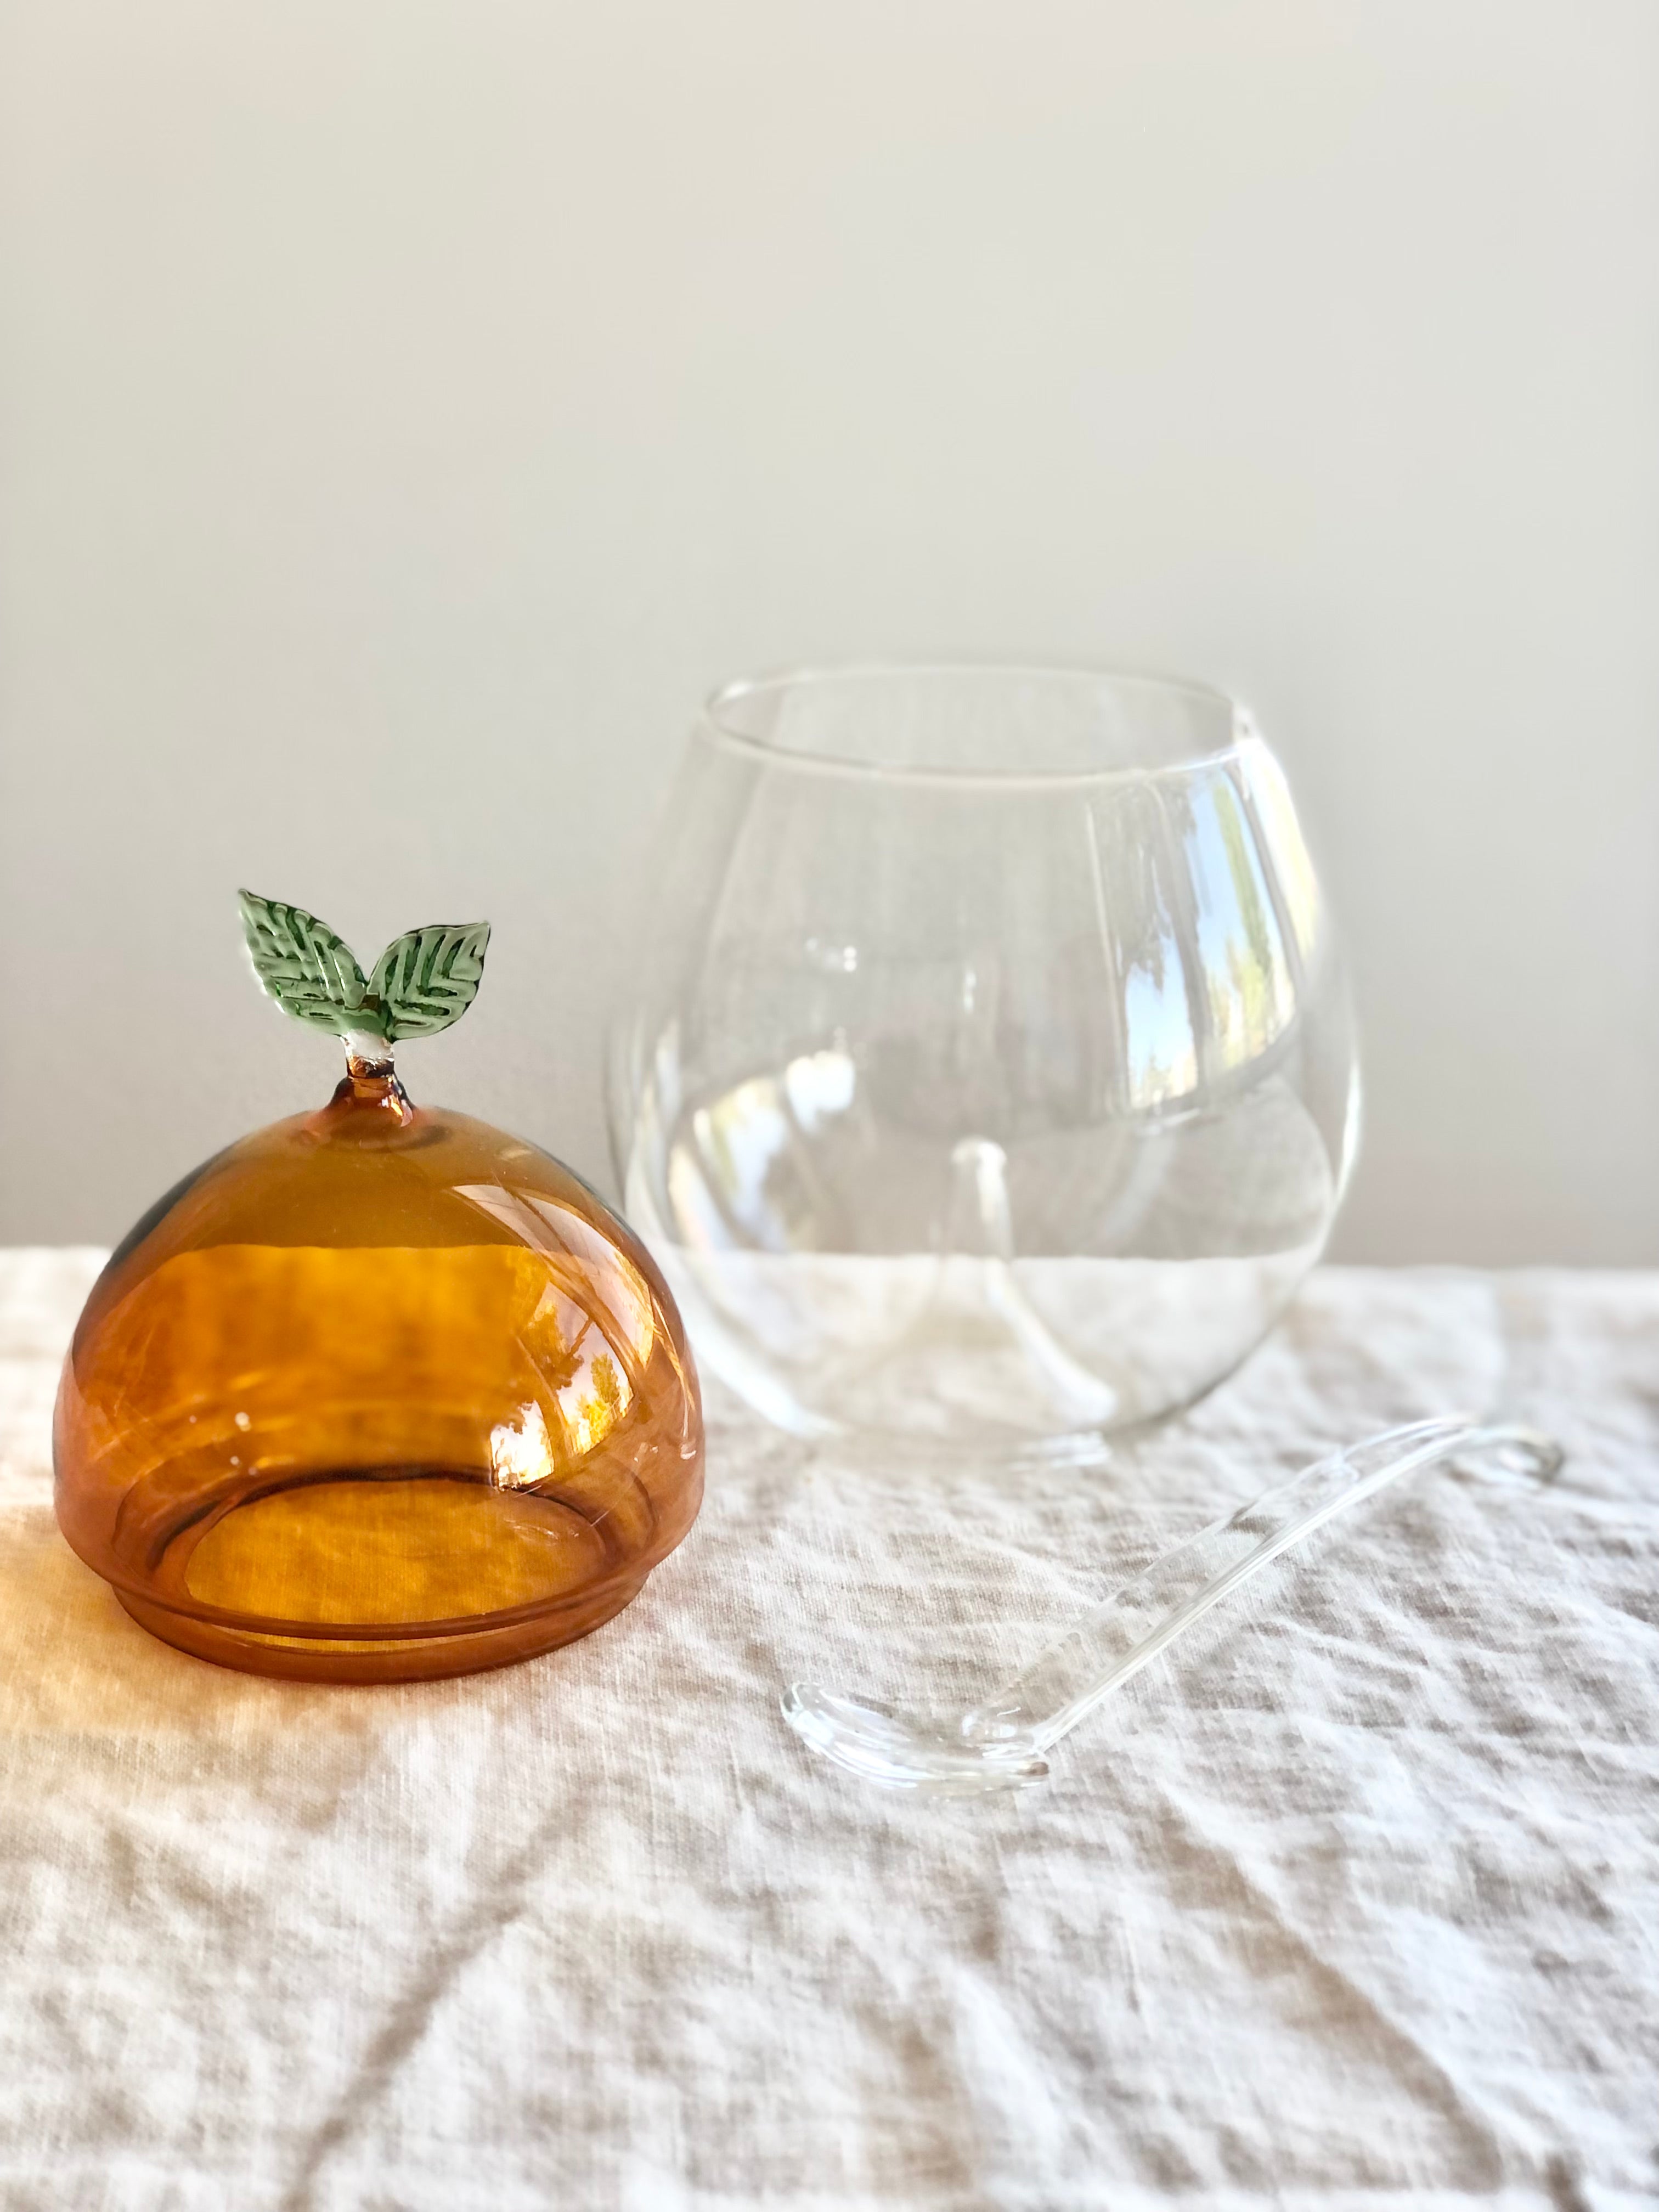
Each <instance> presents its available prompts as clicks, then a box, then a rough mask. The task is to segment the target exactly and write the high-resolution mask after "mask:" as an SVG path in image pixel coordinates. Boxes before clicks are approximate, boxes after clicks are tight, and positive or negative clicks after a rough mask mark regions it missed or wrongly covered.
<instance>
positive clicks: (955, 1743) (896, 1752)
mask: <svg viewBox="0 0 1659 2212" xmlns="http://www.w3.org/2000/svg"><path fill="white" fill-rule="evenodd" d="M1454 1459H1456V1460H1463V1461H1467V1462H1469V1464H1470V1466H1471V1468H1473V1469H1474V1470H1477V1471H1479V1472H1480V1473H1481V1474H1497V1475H1498V1476H1500V1477H1509V1478H1510V1479H1519V1480H1522V1481H1527V1482H1532V1483H1539V1482H1548V1481H1549V1480H1552V1479H1553V1476H1554V1475H1555V1474H1557V1473H1558V1472H1559V1468H1560V1466H1561V1459H1562V1455H1561V1449H1560V1447H1559V1445H1558V1444H1557V1443H1554V1442H1553V1440H1552V1439H1551V1438H1550V1437H1547V1436H1545V1435H1543V1434H1542V1433H1541V1431H1538V1430H1536V1429H1531V1428H1527V1427H1524V1426H1521V1425H1509V1424H1501V1425H1486V1424H1483V1423H1481V1422H1479V1421H1475V1420H1473V1419H1469V1418H1468V1416H1465V1415H1449V1416H1447V1417H1445V1418H1443V1419H1438V1420H1432V1421H1414V1422H1413V1423H1412V1424H1411V1425H1409V1426H1407V1427H1405V1428H1398V1429H1388V1430H1385V1431H1383V1433H1382V1434H1381V1435H1380V1436H1375V1437H1367V1438H1366V1439H1365V1440H1364V1442H1363V1443H1357V1444H1351V1445H1349V1446H1348V1448H1347V1449H1346V1450H1344V1451H1339V1452H1334V1453H1332V1454H1331V1455H1330V1456H1329V1457H1328V1458H1327V1459H1322V1460H1318V1461H1316V1462H1315V1463H1314V1465H1313V1466H1311V1467H1308V1468H1304V1469H1303V1470H1302V1472H1301V1473H1300V1474H1294V1475H1292V1476H1291V1478H1290V1480H1288V1481H1287V1482H1282V1483H1279V1485H1278V1486H1276V1487H1275V1488H1273V1489H1272V1490H1267V1491H1264V1492H1262V1494H1261V1497H1260V1498H1255V1499H1253V1500H1252V1501H1251V1503H1250V1504H1248V1505H1242V1506H1241V1507H1240V1508H1239V1510H1237V1513H1234V1514H1232V1515H1231V1516H1230V1517H1229V1518H1228V1519H1226V1520H1225V1521H1217V1522H1212V1524H1211V1526H1210V1527H1209V1528H1206V1529H1203V1530H1202V1531H1201V1532H1200V1534H1198V1535H1196V1536H1194V1537H1192V1538H1191V1539H1190V1540H1189V1541H1188V1542H1186V1543H1184V1544H1181V1545H1178V1546H1177V1547H1176V1549H1175V1550H1173V1551H1170V1552H1166V1553H1164V1556H1163V1557H1162V1558H1161V1559H1156V1560H1154V1561H1153V1563H1152V1565H1151V1566H1149V1567H1147V1568H1146V1569H1145V1570H1144V1571H1142V1572H1141V1573H1139V1574H1138V1575H1136V1576H1134V1577H1133V1578H1132V1579H1131V1580H1130V1581H1128V1582H1126V1583H1123V1584H1122V1585H1121V1588H1119V1589H1115V1590H1114V1591H1113V1592H1112V1594H1111V1595H1110V1596H1109V1597H1108V1598H1107V1599H1106V1600H1105V1601H1104V1602H1103V1604H1101V1605H1099V1606H1097V1607H1096V1608H1095V1610H1094V1611H1093V1612H1092V1613H1089V1614H1088V1615H1086V1616H1085V1619H1084V1620H1081V1621H1079V1623H1078V1625H1077V1626H1076V1627H1075V1628H1073V1629H1071V1630H1069V1631H1068V1632H1066V1634H1065V1635H1064V1636H1062V1637H1060V1638H1059V1640H1058V1641H1057V1642H1055V1643H1054V1644H1050V1645H1049V1646H1048V1649H1047V1650H1045V1651H1043V1652H1042V1653H1040V1654H1039V1656H1037V1658H1036V1660H1034V1661H1033V1662H1032V1663H1031V1665H1030V1666H1029V1667H1028V1668H1025V1670H1024V1673H1023V1674H1018V1675H1016V1676H1015V1678H1014V1680H1012V1682H1010V1683H1008V1684H1007V1685H1006V1686H1005V1687H1004V1688H1002V1689H1000V1690H999V1691H997V1692H994V1694H993V1695H992V1696H990V1697H988V1698H987V1699H983V1700H982V1701H981V1703H980V1704H978V1705H972V1706H969V1708H968V1709H967V1710H966V1711H962V1712H958V1713H946V1714H943V1715H934V1716H933V1717H922V1716H912V1715H909V1714H907V1713H904V1712H902V1711H895V1710H892V1709H890V1708H886V1707H883V1706H881V1705H876V1704H872V1703H870V1702H868V1701H866V1699H861V1698H858V1697H855V1696H853V1695H850V1694H849V1693H848V1692H845V1691H840V1690H830V1689H824V1688H822V1687H820V1686H818V1685H817V1684H816V1683H812V1682H796V1683H793V1684H792V1685H791V1686H790V1687H789V1688H788V1689H787V1690H786V1691H785V1692H784V1694H783V1711H784V1717H785V1718H786V1719H787V1721H788V1723H789V1724H790V1726H791V1727H792V1728H793V1729H794V1730H795V1732H796V1734H797V1735H799V1736H800V1737H801V1739H802V1741H804V1742H805V1743H807V1744H809V1745H811V1748H812V1749H813V1750H814V1751H816V1752H819V1753H822V1754H823V1756H824V1757H825V1758H826V1759H833V1760H834V1761H835V1763H836V1765H838V1766H844V1767H846V1768H848V1770H849V1771H852V1772H853V1773H854V1774H861V1775H863V1776H864V1777H865V1778H866V1779H867V1780H869V1781H872V1782H878V1783H884V1784H888V1785H890V1786H891V1787H894V1788H896V1789H903V1790H921V1791H925V1792H927V1793H928V1794H929V1795H931V1796H970V1795H974V1794H976V1793H978V1792H980V1791H982V1790H1011V1789H1016V1790H1017V1789H1019V1788H1022V1787H1023V1786H1024V1785H1025V1784H1028V1783H1031V1782H1037V1781H1040V1780H1041V1779H1042V1777H1043V1776H1044V1775H1046V1774H1047V1772H1048V1764H1047V1760H1046V1758H1045V1753H1048V1751H1050V1750H1051V1749H1052V1748H1053V1747H1054V1745H1055V1744H1056V1743H1058V1742H1059V1741H1060V1738H1061V1737H1062V1736H1063V1735H1069V1734H1070V1732H1071V1730H1072V1729H1074V1728H1075V1727H1076V1726H1077V1725H1078V1723H1079V1721H1082V1720H1085V1719H1086V1718H1087V1717H1088V1716H1089V1715H1090V1714H1091V1712H1092V1711H1094V1709H1095V1707H1096V1706H1097V1705H1099V1704H1100V1702H1101V1701H1102V1699H1104V1698H1106V1697H1109V1695H1110V1693H1111V1692H1113V1691H1114V1690H1115V1689H1116V1688H1117V1687H1118V1686H1119V1685H1120V1684H1121V1683H1123V1682H1127V1680H1129V1678H1130V1676H1131V1675H1132V1674H1139V1671H1140V1669H1141V1668H1143V1667H1144V1666H1146V1663H1147V1662H1148V1661H1149V1660H1150V1659H1152V1658H1155V1657H1156V1656H1157V1655H1158V1653H1159V1652H1160V1651H1162V1650H1164V1648H1165V1647H1166V1646H1167V1645H1168V1644H1172V1643H1173V1642H1174V1641H1175V1639H1176V1637H1178V1636H1180V1635H1181V1634H1182V1632H1184V1631H1185V1630H1187V1629H1188V1628H1190V1627H1191V1626H1192V1625H1193V1623H1194V1621H1196V1620H1201V1619H1202V1617H1203V1616H1204V1614H1205V1613H1207V1612H1208V1611H1209V1610H1210V1608H1211V1607H1212V1606H1214V1605H1218V1604H1219V1603H1220V1602H1221V1601H1222V1599H1223V1598H1225V1597H1227V1596H1229V1595H1231V1593H1232V1592H1233V1591H1234V1590H1236V1589H1240V1588H1242V1587H1243V1584H1244V1583H1247V1582H1249V1579H1250V1577H1251V1576H1252V1575H1254V1574H1257V1573H1259V1572H1260V1571H1261V1569H1262V1568H1263V1567H1265V1566H1267V1565H1268V1564H1269V1562H1270V1561H1272V1560H1273V1559H1277V1558H1278V1557H1279V1554H1280V1553H1282V1552H1286V1551H1288V1550H1289V1549H1290V1547H1291V1545H1293V1544H1297V1543H1300V1542H1301V1541H1302V1539H1303V1538H1304V1536H1308V1535H1310V1534H1312V1533H1313V1531H1314V1530H1315V1529H1316V1528H1321V1527H1322V1526H1323V1524H1324V1523H1325V1522H1327V1521H1329V1520H1332V1519H1334V1516H1336V1515H1337V1514H1339V1513H1344V1512H1346V1511H1347V1510H1348V1509H1349V1507H1350V1506H1354V1505H1358V1504H1362V1503H1363V1502H1364V1499H1366V1498H1371V1497H1374V1496H1375V1495H1376V1492H1378V1491H1379V1490H1383V1489H1386V1488H1387V1487H1388V1486H1389V1484H1390V1483H1393V1482H1398V1481H1400V1480H1401V1478H1402V1477H1404V1476H1406V1475H1408V1474H1419V1473H1421V1472H1423V1471H1425V1469H1427V1468H1433V1467H1438V1466H1440V1465H1442V1464H1443V1463H1444V1462H1446V1461H1448V1460H1454Z"/></svg>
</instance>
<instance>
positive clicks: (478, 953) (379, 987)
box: [368, 921, 489, 1042]
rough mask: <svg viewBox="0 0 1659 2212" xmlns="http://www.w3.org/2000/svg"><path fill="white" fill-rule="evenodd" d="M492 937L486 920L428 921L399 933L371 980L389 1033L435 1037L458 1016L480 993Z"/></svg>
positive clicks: (370, 992) (372, 992)
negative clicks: (425, 925) (487, 947)
mask: <svg viewBox="0 0 1659 2212" xmlns="http://www.w3.org/2000/svg"><path fill="white" fill-rule="evenodd" d="M488 944H489V923H488V922H487V921H466V922H443V921H435V922H428V925H427V927H425V928H424V929H411V930H410V931H409V932H407V933H406V934H405V935H404V936H402V937H394V938H393V939H392V942H391V944H390V945H387V947H386V951H384V952H383V953H382V954H381V955H380V958H379V959H378V960H377V961H376V962H375V963H374V974H373V975H371V976H370V977H369V980H368V995H369V998H370V1000H372V1001H373V1002H374V1003H375V1004H376V1006H378V1009H379V1019H380V1028H381V1030H382V1032H383V1033H384V1035H385V1036H386V1038H387V1039H388V1040H389V1041H390V1042H396V1041H397V1040H398V1038H399V1037H417V1036H436V1035H437V1034H438V1031H439V1030H447V1028H448V1027H449V1025H450V1024H451V1023H452V1022H458V1021H459V1019H460V1018H461V1016H462V1015H463V1014H464V1013H465V1012H466V1010H467V1008H468V1007H469V1006H471V1004H472V1001H473V1000H474V999H475V998H477V995H478V983H479V980H480V978H481V977H482V976H483V963H484V948H485V946H486V945H488Z"/></svg>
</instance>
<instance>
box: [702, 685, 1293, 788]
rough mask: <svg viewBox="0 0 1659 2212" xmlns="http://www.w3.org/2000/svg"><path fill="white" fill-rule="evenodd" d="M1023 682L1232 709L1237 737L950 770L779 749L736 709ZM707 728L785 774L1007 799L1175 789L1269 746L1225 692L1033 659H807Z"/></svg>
mask: <svg viewBox="0 0 1659 2212" xmlns="http://www.w3.org/2000/svg"><path fill="white" fill-rule="evenodd" d="M934 677H938V678H957V679H961V678H976V677H979V678H1002V679H1007V678H1018V679H1023V680H1024V681H1027V682H1031V683H1060V684H1088V683H1092V684H1108V685H1112V686H1114V687H1117V688H1120V689H1124V690H1142V691H1146V692H1152V693H1159V694H1162V695H1163V696H1165V697H1170V698H1185V699H1188V700H1194V701H1201V702H1206V703H1207V704H1209V705H1212V706H1216V707H1223V708H1225V709H1226V710H1227V714H1228V716H1229V728H1230V734H1229V736H1228V738H1227V740H1226V742H1225V744H1217V745H1210V746H1206V747H1199V748H1196V749H1194V750H1193V751H1192V752H1190V753H1188V754H1185V755H1183V756H1182V757H1178V758H1175V759H1170V760H1164V761H1158V762H1152V761H1147V762H1124V763H1115V764H1113V765H1110V766H1103V767H1100V768H1064V769H1060V768H1056V769H1043V768H1025V767H1012V766H1010V767H1008V768H986V767H975V768H966V767H954V766H952V765H951V764H950V763H947V762H939V763H905V762H898V761H880V760H858V759H854V758H852V757H848V756H846V755H842V754H838V753H830V752H816V751H813V750H811V749H809V748H806V747H802V746H797V745H782V744H775V742H774V741H773V740H772V739H771V738H767V737H763V736H761V735H759V734H757V732H755V731H753V730H745V729H742V728H739V727H738V726H736V725H735V724H734V723H733V722H732V720H730V719H729V718H728V715H727V712H726V710H727V709H728V708H731V707H732V706H733V705H735V704H736V703H737V702H738V701H740V700H745V699H750V698H754V697H756V696H759V695H761V694H763V693H767V692H773V693H777V692H784V691H791V690H811V689H813V688H817V687H820V686H824V685H829V684H840V683H856V682H870V681H874V680H879V679H881V678H893V679H902V680H906V681H915V679H917V678H924V679H925V678H934ZM697 726H698V727H699V728H700V729H701V730H702V731H704V732H706V733H707V734H708V736H710V737H711V738H714V740H715V741H716V742H717V743H718V744H722V745H725V746H728V747H730V748H731V749H732V750H734V751H737V752H743V753H748V754H750V755H752V756H753V757H755V758H757V759H758V760H763V761H765V762H766V763H769V765H771V766H773V767H775V768H788V769H799V770H801V771H803V772H805V773H806V774H809V775H821V776H828V777H832V778H844V779H846V780H847V781H852V782H875V783H888V784H893V783H902V784H939V785H949V786H950V787H952V788H956V789H962V788H965V787H972V786H975V785H981V786H987V787H994V788H995V789H997V790H999V791H1005V792H1006V791H1010V790H1018V789H1021V788H1029V789H1031V790H1042V791H1054V790H1057V789H1061V788H1065V787H1086V786H1091V785H1096V784H1112V783H1135V782H1139V783H1147V782H1157V781H1175V780H1179V779H1181V778H1182V777H1187V776H1190V775H1194V774H1197V773H1198V772H1200V771H1201V770H1209V769H1218V768H1222V767H1225V764H1226V763H1227V762H1229V761H1231V760H1232V759H1233V758H1235V757H1237V753H1238V751H1239V750H1240V748H1241V747H1242V746H1243V744H1245V743H1247V742H1249V741H1252V740H1253V741H1255V743H1257V744H1260V742H1261V736H1260V732H1258V730H1257V728H1256V726H1255V720H1254V717H1253V716H1252V715H1251V714H1250V711H1249V708H1247V707H1246V706H1245V705H1244V704H1243V702H1242V701H1240V700H1239V699H1237V698H1236V697H1235V696H1233V695H1232V694H1231V693H1230V692H1226V691H1223V690H1218V688H1217V687H1216V686H1215V685H1213V684H1203V683H1200V682H1198V681H1197V680H1196V679H1195V678H1190V677H1184V676H1166V675H1164V674H1162V673H1160V672H1158V671H1154V670H1149V669H1137V668H1123V667H1109V666H1107V665H1104V664H1103V663H1099V662H1094V661H1024V660H979V659H960V660H953V659H944V658H939V659H923V660H852V661H807V662H802V663H799V664H794V665H783V666H781V667H775V668H768V669H763V670H761V671H757V673H756V674H754V675H752V676H739V677H737V678H733V679H732V681H731V682H730V683H726V684H720V685H719V686H718V687H717V688H716V689H715V690H714V691H712V692H711V693H710V694H709V695H708V698H707V699H706V700H705V701H704V702H703V706H702V712H701V714H699V716H698V723H697Z"/></svg>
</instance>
